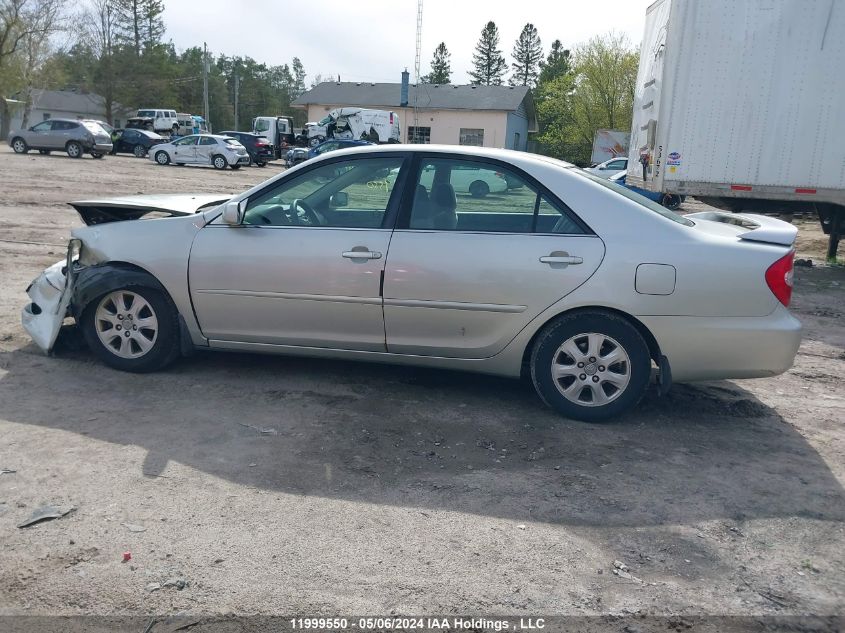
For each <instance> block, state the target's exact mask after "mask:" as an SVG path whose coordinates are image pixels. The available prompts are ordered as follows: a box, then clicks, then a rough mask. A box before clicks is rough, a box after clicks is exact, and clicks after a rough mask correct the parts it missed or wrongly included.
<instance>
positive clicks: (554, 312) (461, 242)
mask: <svg viewBox="0 0 845 633" xmlns="http://www.w3.org/2000/svg"><path fill="white" fill-rule="evenodd" d="M469 170H472V171H473V173H479V172H485V177H487V176H489V178H491V179H492V178H506V179H507V182H509V183H515V184H517V185H518V186H515V187H513V188H509V189H507V190H503V191H500V192H496V193H493V192H491V193H489V194H488V195H487V196H484V197H478V196H473V195H471V194H469V193H462V192H461V189H460V188H459V187H456V186H455V182H456V179H459V178H461V177H462V176H463V174H464V173H466V172H467V171H469ZM462 172H463V173H462ZM487 172H489V173H487ZM227 198H228V196H226V195H223V196H157V197H128V198H123V199H116V200H89V201H81V202H76V203H73V204H74V206H75V207H76V208H77V210H78V211H79V213H80V214H81V215H82V217H83V219H84V220H85V222H86V224H89V225H91V226H88V227H84V228H81V229H77V230H75V231H74V232H73V239H72V240H71V242H70V246H69V249H68V257H67V261H65V262H60V263H58V264H56V265H55V266H53V267H52V268H50V269H48V270H47V271H45V273H44V274H43V275H42V276H41V277H39V278H38V279H37V280H35V281H34V282H33V284H32V285H31V286H30V288H29V295H30V297H31V300H32V301H31V303H30V304H29V305H27V306H26V307H25V308H24V310H23V322H24V326H25V327H26V329H27V330H28V331H29V332H30V334H31V335H32V336H33V339H34V340H35V341H36V342H37V343H38V345H39V346H41V347H42V348H43V349H45V350H47V351H49V350H50V349H51V348H52V346H53V344H54V342H55V339H56V335H57V332H58V330H59V327H60V326H61V322H62V320H63V318H64V317H65V316H66V315H68V316H71V317H73V318H74V319H75V320H76V323H77V324H78V325H79V327H80V328H81V330H82V333H83V334H84V337H85V339H86V341H87V343H88V345H89V346H90V348H91V350H92V352H93V353H94V354H95V355H96V356H98V357H99V358H100V359H102V361H103V362H105V363H106V364H108V365H110V366H112V367H114V368H117V369H121V370H126V371H135V372H146V371H153V370H157V369H161V368H162V367H165V366H166V365H168V364H169V363H171V362H173V361H174V360H176V359H177V358H178V357H179V356H181V355H183V354H188V353H190V352H191V351H192V350H194V349H197V348H199V349H211V350H242V351H254V352H264V353H267V352H269V353H277V354H296V355H306V356H314V357H324V358H346V359H356V360H363V361H376V362H389V363H402V364H410V365H421V366H428V367H438V368H443V369H459V370H469V371H476V372H485V373H491V374H498V375H503V376H512V377H514V378H517V377H519V376H521V375H522V376H526V375H527V376H530V378H531V380H532V381H533V383H534V385H535V387H536V389H537V392H538V394H539V395H540V397H541V398H542V399H543V401H545V402H546V403H547V404H548V405H549V406H550V407H552V408H554V409H556V410H557V411H559V412H560V413H562V414H563V415H565V416H568V417H572V418H577V419H581V420H602V419H607V418H612V417H614V416H618V415H620V414H621V413H623V412H624V411H626V410H628V409H630V408H631V407H633V406H635V405H636V404H637V402H638V401H639V400H640V399H641V398H642V396H643V394H644V392H645V391H646V389H647V388H648V386H649V383H650V382H651V381H652V380H655V381H656V383H657V388H658V389H659V390H661V391H665V390H667V389H669V387H670V385H671V383H672V381H673V380H675V381H692V380H710V379H719V378H754V377H764V376H773V375H775V374H779V373H781V372H783V371H785V370H786V369H788V368H789V367H790V366H791V364H792V362H793V358H794V356H795V353H796V351H797V349H798V344H799V342H800V331H801V326H800V324H799V322H798V321H797V320H796V319H795V318H793V317H792V315H791V314H790V313H789V311H788V310H787V306H788V304H789V300H790V294H791V283H792V258H793V249H792V244H793V242H794V239H795V235H796V229H795V228H794V227H793V226H792V225H790V224H788V223H785V222H782V221H780V220H776V219H772V218H767V217H762V216H755V215H730V214H722V213H699V214H692V215H688V216H686V217H682V216H680V215H676V214H674V213H672V212H670V211H668V210H666V209H664V208H663V207H661V206H659V205H657V204H656V203H653V202H651V201H649V200H647V199H646V198H643V197H641V196H639V195H637V194H635V193H633V192H631V191H630V190H628V189H626V188H624V187H619V186H617V185H615V184H613V183H609V182H608V181H606V180H604V179H601V178H597V177H595V176H592V175H590V174H587V173H585V172H584V171H583V170H580V169H577V168H575V167H573V166H572V165H569V164H566V163H562V162H559V161H556V160H553V159H549V158H546V157H542V156H536V155H532V154H527V153H522V152H519V153H517V152H510V151H507V150H491V149H481V148H463V147H462V148H457V147H447V146H443V147H438V146H401V145H393V146H381V147H366V148H356V149H351V150H341V151H338V152H333V153H331V154H327V155H326V156H324V157H320V158H317V159H315V160H312V161H308V162H307V163H303V164H302V165H299V166H297V167H295V168H293V169H289V170H287V171H286V172H284V173H282V174H280V175H278V176H277V177H275V178H272V179H270V180H268V181H267V182H265V183H262V184H260V185H258V186H256V187H254V188H252V189H250V190H249V191H247V192H245V193H243V194H241V195H238V196H235V197H234V198H231V199H230V200H227ZM156 215H157V216H161V215H165V216H170V217H166V218H158V219H151V217H152V216H156ZM142 218H146V219H142ZM117 220H131V221H117Z"/></svg>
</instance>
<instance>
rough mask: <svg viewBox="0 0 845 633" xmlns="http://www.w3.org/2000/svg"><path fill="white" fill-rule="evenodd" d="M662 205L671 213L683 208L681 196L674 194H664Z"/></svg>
mask: <svg viewBox="0 0 845 633" xmlns="http://www.w3.org/2000/svg"><path fill="white" fill-rule="evenodd" d="M660 204H662V205H663V206H664V207H666V208H667V209H669V210H670V211H675V210H676V209H677V208H678V207H680V206H681V196H679V195H676V194H674V193H666V194H663V199H662V200H661V201H660Z"/></svg>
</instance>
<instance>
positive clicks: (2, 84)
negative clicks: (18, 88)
mask: <svg viewBox="0 0 845 633" xmlns="http://www.w3.org/2000/svg"><path fill="white" fill-rule="evenodd" d="M64 2H65V0H0V117H2V121H0V137H5V136H6V135H8V133H9V119H10V108H9V101H8V99H9V94H10V92H11V89H12V87H13V86H14V85H15V84H17V85H23V87H25V88H27V90H26V93H27V101H28V100H29V96H28V95H29V94H30V90H29V89H30V88H31V85H32V84H31V81H32V77H33V74H34V72H35V70H36V69H37V68H38V66H39V64H40V63H41V62H42V61H43V60H44V57H45V55H46V53H47V50H48V47H49V40H50V36H51V35H53V34H54V33H55V32H56V31H57V30H58V28H59V27H60V24H59V23H60V16H61V10H62V8H63V6H64ZM24 116H26V113H25V114H24Z"/></svg>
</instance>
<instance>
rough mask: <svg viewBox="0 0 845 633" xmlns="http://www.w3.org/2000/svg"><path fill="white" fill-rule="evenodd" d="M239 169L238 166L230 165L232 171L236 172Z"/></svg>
mask: <svg viewBox="0 0 845 633" xmlns="http://www.w3.org/2000/svg"><path fill="white" fill-rule="evenodd" d="M240 168H241V166H240V165H232V171H237V170H239V169H240Z"/></svg>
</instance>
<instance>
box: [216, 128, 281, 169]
mask: <svg viewBox="0 0 845 633" xmlns="http://www.w3.org/2000/svg"><path fill="white" fill-rule="evenodd" d="M220 134H222V135H223V136H229V137H231V138H233V139H235V140H236V141H238V142H239V143H240V144H241V145H243V146H244V147H246V151H247V153H248V154H249V164H250V165H258V166H259V167H266V166H267V163H268V162H270V161H271V160H275V158H276V155H275V153H274V152H273V146H272V145H271V144H270V143H268V142H267V139H266V138H264V137H263V136H260V135H259V134H252V133H251V132H220Z"/></svg>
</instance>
